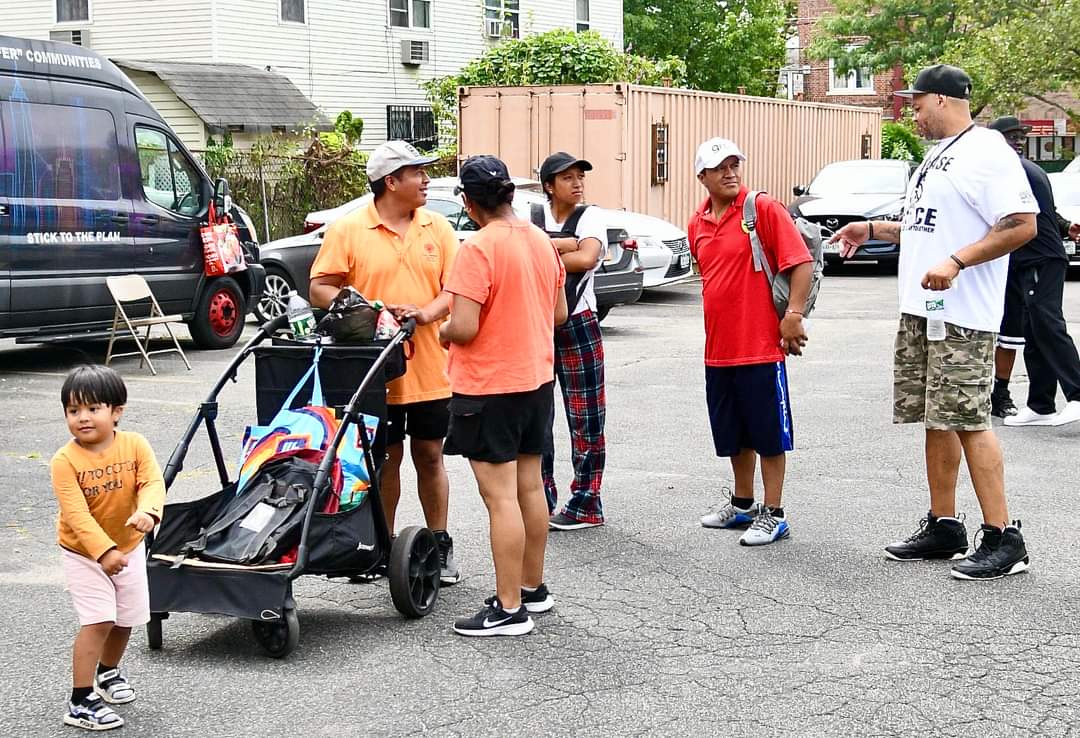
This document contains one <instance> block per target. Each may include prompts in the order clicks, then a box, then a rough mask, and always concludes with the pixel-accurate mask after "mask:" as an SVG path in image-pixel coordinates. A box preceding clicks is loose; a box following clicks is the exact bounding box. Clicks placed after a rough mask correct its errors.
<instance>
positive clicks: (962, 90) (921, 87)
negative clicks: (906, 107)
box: [894, 64, 971, 100]
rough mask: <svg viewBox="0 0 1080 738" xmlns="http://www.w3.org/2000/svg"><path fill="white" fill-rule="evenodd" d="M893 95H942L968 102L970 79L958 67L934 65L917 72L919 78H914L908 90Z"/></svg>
mask: <svg viewBox="0 0 1080 738" xmlns="http://www.w3.org/2000/svg"><path fill="white" fill-rule="evenodd" d="M894 94H896V95H899V96H900V97H912V96H913V95H925V94H931V95H944V96H945V97H955V98H957V99H960V100H970V99H971V77H969V76H968V73H967V72H965V71H964V70H963V69H961V68H960V67H954V66H950V65H949V64H935V65H934V66H932V67H927V68H926V69H924V70H922V71H921V72H919V76H918V77H916V78H915V84H913V85H912V86H911V88H910V89H907V90H899V91H897V92H895V93H894Z"/></svg>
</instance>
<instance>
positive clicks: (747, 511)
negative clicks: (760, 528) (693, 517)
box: [701, 494, 761, 528]
mask: <svg viewBox="0 0 1080 738" xmlns="http://www.w3.org/2000/svg"><path fill="white" fill-rule="evenodd" d="M760 511H761V505H760V504H758V503H755V504H753V505H751V506H750V507H749V508H742V507H737V506H736V505H735V503H734V502H732V501H731V495H730V494H729V495H728V500H727V504H725V505H724V506H722V507H721V508H720V509H718V510H716V511H714V512H711V513H709V514H707V515H702V516H701V525H702V526H703V527H705V528H745V527H746V526H748V525H750V524H751V523H753V522H754V518H756V517H757V515H758V513H759V512H760Z"/></svg>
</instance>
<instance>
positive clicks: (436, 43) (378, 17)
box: [214, 0, 622, 148]
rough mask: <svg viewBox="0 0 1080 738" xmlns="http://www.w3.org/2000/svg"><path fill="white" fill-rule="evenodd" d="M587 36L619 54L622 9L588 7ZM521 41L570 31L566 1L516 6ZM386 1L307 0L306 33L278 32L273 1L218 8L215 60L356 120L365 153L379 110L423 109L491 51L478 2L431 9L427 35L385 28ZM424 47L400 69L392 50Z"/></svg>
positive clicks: (243, 0) (378, 136)
mask: <svg viewBox="0 0 1080 738" xmlns="http://www.w3.org/2000/svg"><path fill="white" fill-rule="evenodd" d="M591 4H592V7H591V8H590V11H591V15H592V28H593V29H594V30H596V31H599V32H600V33H601V34H603V35H604V36H606V37H607V38H610V39H611V40H612V42H613V43H615V44H616V45H617V46H618V47H620V48H621V46H622V2H621V0H592V3H591ZM521 6H522V7H521V27H522V31H523V32H524V33H530V32H535V33H539V32H543V31H546V30H549V29H551V28H559V27H564V28H573V27H574V26H575V22H576V18H575V5H574V0H522V2H521ZM388 7H389V3H388V0H308V2H307V24H306V25H296V24H290V23H281V22H280V21H279V20H278V12H279V10H278V8H279V3H278V2H277V1H276V0H217V7H216V15H217V22H216V23H215V24H214V28H215V29H216V39H215V47H216V48H217V54H216V56H215V61H220V62H238V63H242V64H250V65H252V66H266V65H269V66H272V67H273V68H274V69H275V70H276V71H278V72H280V73H282V74H284V75H286V76H287V77H289V78H290V79H291V80H292V81H293V83H294V84H295V85H296V86H297V87H298V88H299V89H300V90H301V91H302V92H304V93H305V94H307V95H308V96H309V97H310V98H311V99H312V101H313V102H314V103H315V104H316V105H318V106H319V107H321V108H322V109H323V111H324V112H325V113H326V114H327V116H328V117H330V118H333V117H334V116H335V115H336V114H337V113H338V112H340V111H341V110H351V111H352V112H353V114H354V115H358V116H360V117H361V118H363V119H364V137H363V142H362V143H363V146H364V148H372V147H373V146H375V145H377V144H378V143H380V142H381V141H383V140H384V139H385V138H386V106H387V105H392V104H393V105H424V104H426V97H425V94H424V91H423V89H422V88H421V87H420V85H421V84H422V83H423V82H424V81H426V80H429V79H432V78H434V77H440V76H445V75H449V74H454V73H456V72H457V71H458V70H460V69H461V67H462V66H464V64H465V63H467V62H468V61H469V60H471V59H473V58H475V57H477V56H480V55H481V54H483V53H484V51H486V50H487V49H488V48H490V46H491V45H492V44H493V43H495V42H493V41H489V40H488V39H486V38H485V37H484V27H483V0H434V2H432V8H431V12H432V28H431V29H426V28H412V29H405V28H392V27H391V26H390V20H389V10H388ZM413 39H415V40H422V41H428V42H429V43H430V61H429V62H428V63H426V64H423V65H420V66H418V67H414V66H406V65H404V64H402V63H401V41H402V40H413Z"/></svg>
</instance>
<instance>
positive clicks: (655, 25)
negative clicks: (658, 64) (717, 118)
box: [623, 0, 795, 97]
mask: <svg viewBox="0 0 1080 738" xmlns="http://www.w3.org/2000/svg"><path fill="white" fill-rule="evenodd" d="M794 15H795V9H794V3H789V2H785V0H625V2H624V4H623V21H624V27H625V35H626V43H627V48H628V49H630V50H631V51H633V52H634V53H637V54H643V55H645V56H648V57H652V58H663V57H669V56H673V57H676V58H679V59H682V60H683V61H684V62H685V63H686V68H687V70H688V72H687V78H688V80H687V81H688V82H689V83H690V86H691V87H695V88H698V89H702V90H714V91H722V92H736V91H738V89H739V88H740V87H744V88H746V91H747V92H748V93H750V94H751V95H764V96H768V97H772V96H774V95H775V94H776V90H777V80H778V76H779V70H780V67H781V66H782V65H783V63H784V39H785V38H786V37H787V36H788V35H789V34H788V31H789V28H788V19H789V18H791V17H792V16H794Z"/></svg>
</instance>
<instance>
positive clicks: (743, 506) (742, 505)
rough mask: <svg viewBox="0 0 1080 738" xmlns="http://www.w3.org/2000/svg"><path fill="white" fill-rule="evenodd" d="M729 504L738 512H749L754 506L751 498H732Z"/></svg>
mask: <svg viewBox="0 0 1080 738" xmlns="http://www.w3.org/2000/svg"><path fill="white" fill-rule="evenodd" d="M731 504H732V505H734V506H735V507H737V508H739V509H740V510H749V509H750V508H752V507H753V506H754V498H753V497H732V498H731Z"/></svg>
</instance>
